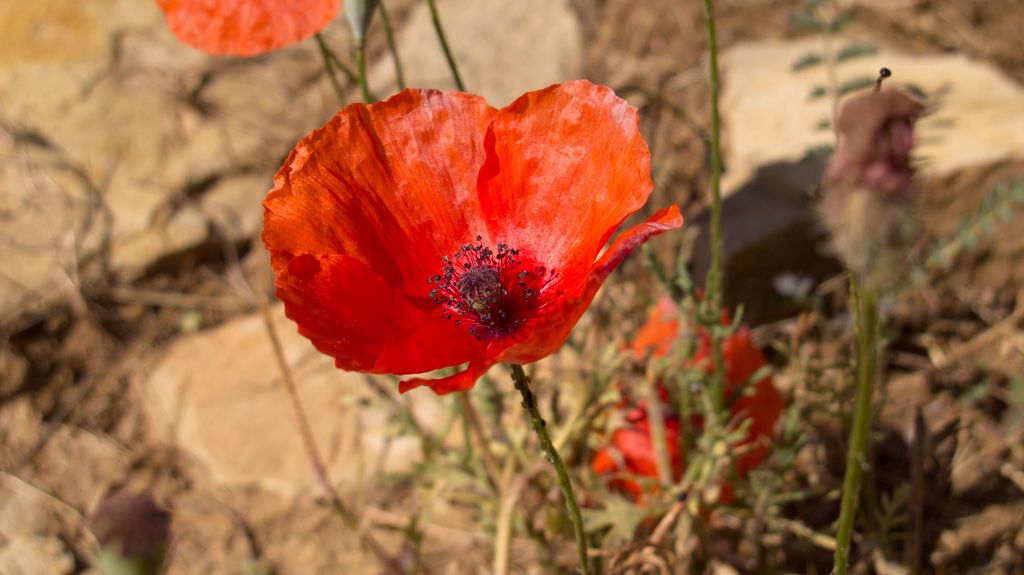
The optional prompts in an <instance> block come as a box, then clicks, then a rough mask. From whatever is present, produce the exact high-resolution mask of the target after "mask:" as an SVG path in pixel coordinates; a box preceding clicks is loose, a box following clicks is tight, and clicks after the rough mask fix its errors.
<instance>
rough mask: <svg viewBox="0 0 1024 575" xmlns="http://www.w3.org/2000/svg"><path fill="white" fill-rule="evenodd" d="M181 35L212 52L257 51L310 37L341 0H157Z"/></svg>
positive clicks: (241, 53) (252, 53) (247, 53)
mask: <svg viewBox="0 0 1024 575" xmlns="http://www.w3.org/2000/svg"><path fill="white" fill-rule="evenodd" d="M156 3H157V5H158V6H159V7H160V9H161V10H163V11H164V15H165V16H166V17H167V25H168V26H170V28H171V31H172V32H174V35H175V36H177V37H178V39H179V40H181V41H182V42H184V43H185V44H188V45H189V46H192V47H194V48H198V49H200V50H202V51H204V52H207V53H210V54H214V55H232V56H255V55H257V54H262V53H264V52H269V51H270V50H274V49H277V48H281V47H282V46H287V45H289V44H294V43H296V42H299V41H301V40H305V39H306V38H309V37H310V36H312V35H313V34H316V33H317V32H319V31H320V30H323V29H324V27H325V26H327V24H328V23H329V22H330V21H331V20H333V19H334V16H335V15H336V14H337V13H338V8H339V7H340V2H339V0H156Z"/></svg>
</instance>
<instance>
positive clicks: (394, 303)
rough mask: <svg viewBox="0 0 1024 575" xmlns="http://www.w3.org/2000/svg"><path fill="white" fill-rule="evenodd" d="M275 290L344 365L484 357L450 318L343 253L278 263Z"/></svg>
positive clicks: (304, 329)
mask: <svg viewBox="0 0 1024 575" xmlns="http://www.w3.org/2000/svg"><path fill="white" fill-rule="evenodd" d="M277 296H278V298H279V299H280V300H281V301H282V302H283V303H284V305H285V314H286V315H287V316H288V317H289V318H290V319H291V320H293V321H294V322H295V323H297V324H298V325H299V333H301V334H302V335H304V336H305V337H307V338H309V339H310V340H311V341H312V342H313V345H315V346H316V348H317V349H318V350H320V351H321V352H323V353H326V354H328V355H330V356H332V357H334V359H335V363H336V365H337V366H338V367H339V368H341V369H347V370H358V371H364V372H368V373H396V374H403V373H423V372H426V371H431V370H434V369H438V368H441V367H446V366H449V365H457V364H460V363H463V362H466V361H471V360H475V359H477V358H479V357H482V355H483V353H484V348H483V346H481V345H480V344H479V343H477V342H476V340H475V339H474V338H473V337H472V336H470V335H469V334H467V333H466V332H465V331H464V330H460V329H457V328H456V327H455V326H454V325H453V324H452V322H450V321H447V320H445V319H444V318H442V317H440V316H437V315H436V314H431V313H429V312H428V311H427V310H429V309H430V308H429V307H428V308H427V310H424V309H423V307H424V306H427V305H428V304H432V303H433V302H431V301H430V300H429V299H426V301H425V302H417V301H415V300H411V299H410V298H408V297H406V296H405V295H403V294H401V293H398V292H397V291H395V290H394V289H392V287H391V286H390V285H389V284H388V282H387V281H385V280H384V279H383V278H382V277H381V276H380V275H378V274H377V273H376V271H375V270H373V269H372V268H370V267H369V266H367V265H366V264H365V263H363V262H361V261H359V260H358V259H357V258H354V257H350V256H345V255H312V254H301V255H299V256H296V257H294V258H292V259H291V261H289V262H288V265H287V266H286V267H284V268H282V269H280V270H278V277H277Z"/></svg>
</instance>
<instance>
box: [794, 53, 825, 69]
mask: <svg viewBox="0 0 1024 575" xmlns="http://www.w3.org/2000/svg"><path fill="white" fill-rule="evenodd" d="M821 62H822V57H821V54H815V53H813V52H808V53H807V54H804V55H803V56H800V57H799V58H797V60H796V62H793V66H792V69H793V71H794V72H799V71H800V70H804V69H806V68H810V67H811V66H817V65H818V64H821Z"/></svg>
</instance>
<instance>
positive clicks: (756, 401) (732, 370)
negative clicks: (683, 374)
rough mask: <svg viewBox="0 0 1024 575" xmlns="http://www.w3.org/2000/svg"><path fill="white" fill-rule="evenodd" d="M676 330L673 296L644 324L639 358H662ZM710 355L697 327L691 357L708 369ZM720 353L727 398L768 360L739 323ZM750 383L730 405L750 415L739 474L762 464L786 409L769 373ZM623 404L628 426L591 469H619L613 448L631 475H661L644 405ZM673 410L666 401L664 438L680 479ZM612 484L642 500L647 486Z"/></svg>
mask: <svg viewBox="0 0 1024 575" xmlns="http://www.w3.org/2000/svg"><path fill="white" fill-rule="evenodd" d="M722 323H723V324H724V325H728V324H729V323H730V319H729V317H728V316H727V315H725V314H723V317H722ZM678 333H679V312H678V308H677V306H676V305H675V303H674V302H672V300H671V299H669V298H664V299H663V300H662V301H661V302H659V304H658V306H657V307H656V308H654V309H653V310H651V313H650V315H649V316H648V319H647V322H646V323H645V324H644V325H643V326H642V327H641V328H640V330H639V331H638V333H637V337H636V338H635V339H634V340H633V342H632V343H631V345H630V347H631V349H632V351H633V352H634V353H635V354H636V355H637V357H638V358H643V357H646V356H647V354H648V353H652V351H651V350H652V349H653V354H654V355H655V356H659V357H664V356H665V355H667V353H668V351H669V349H670V348H671V346H672V344H673V343H674V341H675V339H676V337H677V336H678ZM710 355H711V337H710V335H709V334H708V333H707V332H706V330H703V329H701V330H698V332H697V349H696V352H695V353H694V356H693V359H692V361H693V364H694V365H699V366H701V367H702V368H703V369H707V370H708V372H710V371H711V369H712V366H711V365H710ZM722 355H723V357H724V360H725V392H726V397H727V398H731V397H732V395H733V394H735V393H736V391H737V390H738V389H739V388H740V386H742V385H743V384H744V383H746V382H748V381H749V380H750V378H751V377H752V376H753V375H754V374H756V373H757V371H758V370H759V369H761V368H762V367H764V366H765V365H766V364H767V362H766V361H765V358H764V354H763V353H761V350H760V349H758V348H757V346H755V345H754V342H753V339H751V336H750V330H749V329H747V328H746V327H745V326H743V327H740V328H739V329H738V330H736V331H735V332H734V333H733V334H732V335H730V336H729V337H727V338H725V339H724V340H723V341H722ZM752 385H753V393H752V394H751V395H744V396H742V397H739V398H737V399H736V400H735V401H734V402H733V404H732V408H731V413H732V415H733V417H737V418H742V417H745V418H749V419H750V428H749V430H748V432H747V436H746V438H744V440H743V441H742V442H740V445H741V446H744V448H745V453H744V454H743V455H742V456H741V457H740V458H739V460H737V462H736V470H737V472H738V473H739V474H740V475H741V476H742V475H745V474H746V473H748V472H749V471H750V470H751V469H753V468H755V467H757V466H758V465H760V464H761V461H763V460H764V458H765V456H766V455H767V454H768V448H769V447H768V440H770V439H771V437H772V435H773V433H774V428H775V423H776V421H778V419H779V417H780V416H781V415H782V411H783V408H784V407H785V404H784V402H783V399H782V396H781V395H780V394H779V392H778V390H776V389H775V385H774V383H773V382H772V378H771V375H766V376H764V377H763V378H761V379H760V380H758V381H756V382H754V383H753V384H752ZM623 407H624V408H625V409H627V411H626V415H627V416H626V419H627V422H628V423H627V425H626V426H625V427H623V428H621V429H618V430H616V431H615V432H614V433H613V434H612V436H611V441H610V442H609V443H610V446H611V448H610V449H602V450H599V451H598V452H597V454H596V455H595V457H594V459H593V461H592V462H591V468H592V469H593V470H594V472H595V473H598V474H599V475H603V474H613V473H618V472H620V471H621V469H620V465H619V463H618V461H619V460H617V459H616V454H613V453H612V452H611V449H614V450H615V451H616V452H617V455H618V456H619V457H620V458H621V461H623V462H624V463H625V467H626V470H627V471H628V472H629V473H630V474H632V475H635V476H639V477H657V475H658V474H657V466H656V463H655V461H656V460H655V457H654V449H653V445H652V443H651V440H650V423H649V421H648V418H647V410H646V408H645V406H644V403H643V402H640V403H639V404H638V405H637V406H633V407H628V406H623ZM673 408H674V406H672V405H670V404H668V403H665V405H664V407H663V411H665V412H666V413H667V415H666V416H665V436H666V442H667V444H668V449H669V457H670V458H671V460H672V467H673V469H672V472H673V475H674V476H675V477H676V478H677V479H678V478H679V477H681V476H682V469H683V466H684V465H685V454H681V453H678V447H679V446H678V443H679V419H678V417H677V416H676V415H674V413H673V411H674V409H673ZM692 425H693V426H694V427H695V428H697V429H699V428H700V427H701V426H702V425H703V421H702V420H701V419H700V418H694V419H693V421H692ZM620 475H621V474H620ZM609 484H610V485H611V486H612V487H613V488H616V489H620V490H622V491H623V492H625V493H627V494H629V495H631V496H632V497H633V499H634V500H636V501H641V500H642V494H643V489H642V488H641V487H640V485H639V484H637V483H636V482H635V481H631V480H629V479H628V478H624V477H621V476H619V477H615V478H613V479H612V481H611V482H610V483H609ZM724 487H725V489H724V490H723V495H722V497H721V500H722V501H726V502H728V501H730V500H731V499H732V495H731V489H729V486H724Z"/></svg>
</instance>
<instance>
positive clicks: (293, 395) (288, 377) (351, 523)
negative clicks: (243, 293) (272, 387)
mask: <svg viewBox="0 0 1024 575" xmlns="http://www.w3.org/2000/svg"><path fill="white" fill-rule="evenodd" d="M259 299H260V311H261V312H262V315H263V323H264V325H265V326H266V329H267V335H268V336H269V337H270V343H271V344H272V346H273V348H274V358H275V359H276V360H277V365H278V368H280V370H281V382H282V383H283V384H284V388H285V391H287V393H288V399H289V400H290V401H291V403H292V408H293V409H294V410H295V418H296V420H297V422H298V427H299V435H300V436H301V437H302V443H303V445H304V446H305V448H306V453H307V455H308V456H309V459H310V461H311V462H312V464H313V471H314V473H315V474H316V478H317V481H319V482H320V485H321V486H322V487H323V489H324V491H325V492H326V493H327V496H328V498H329V499H330V500H331V507H332V508H333V509H334V512H335V513H336V514H337V515H338V516H339V517H341V519H342V521H344V522H345V524H346V525H347V526H348V527H349V528H350V529H352V530H354V531H356V532H357V533H358V534H359V540H360V542H361V543H362V544H363V547H365V548H366V549H367V550H368V551H370V552H371V553H372V554H373V555H374V556H376V558H377V560H378V561H380V563H381V565H382V566H383V567H385V568H386V569H387V572H388V573H393V574H395V575H404V574H405V572H406V571H405V569H404V568H403V567H402V565H401V564H400V563H399V562H398V561H397V560H396V559H395V558H393V557H392V556H391V555H389V554H388V552H387V551H385V550H384V548H383V547H382V546H381V544H380V543H379V542H378V541H377V539H376V538H374V537H373V535H371V534H370V533H369V532H368V531H366V530H364V529H362V528H361V526H360V524H359V517H358V515H356V513H355V512H354V511H353V510H352V509H351V508H350V507H349V506H348V505H346V504H345V502H344V501H343V500H342V499H341V495H340V494H339V493H338V490H337V489H335V488H334V484H333V483H332V482H331V478H330V475H329V474H328V472H327V466H326V465H325V464H324V459H323V456H322V455H321V454H320V449H319V447H317V444H316V437H315V436H314V435H313V428H312V426H310V424H309V418H308V417H307V416H306V409H305V408H304V407H303V405H302V399H301V398H300V397H299V392H298V389H297V388H296V387H295V380H294V379H293V378H292V373H291V369H290V368H289V367H288V360H287V359H286V358H285V355H284V347H283V346H282V345H281V338H280V337H279V336H278V334H277V328H276V327H275V326H274V320H273V318H272V317H271V315H270V305H269V304H268V303H267V297H266V296H265V295H263V293H262V292H260V298H259Z"/></svg>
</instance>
